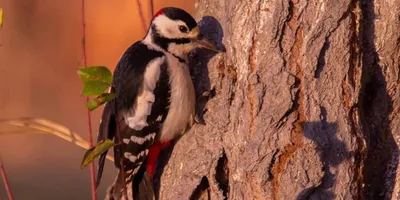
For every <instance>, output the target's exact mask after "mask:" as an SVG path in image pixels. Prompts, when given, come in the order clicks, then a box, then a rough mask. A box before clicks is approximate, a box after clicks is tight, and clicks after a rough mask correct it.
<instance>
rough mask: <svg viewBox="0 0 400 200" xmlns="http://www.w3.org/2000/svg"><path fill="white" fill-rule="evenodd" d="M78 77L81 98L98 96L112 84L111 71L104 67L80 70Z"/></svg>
mask: <svg viewBox="0 0 400 200" xmlns="http://www.w3.org/2000/svg"><path fill="white" fill-rule="evenodd" d="M78 75H79V78H80V79H81V80H82V83H83V90H82V95H83V96H91V95H100V94H102V93H103V92H104V90H106V89H107V88H108V87H110V85H111V82H112V74H111V71H110V70H108V68H107V67H104V66H91V67H87V68H80V69H78Z"/></svg>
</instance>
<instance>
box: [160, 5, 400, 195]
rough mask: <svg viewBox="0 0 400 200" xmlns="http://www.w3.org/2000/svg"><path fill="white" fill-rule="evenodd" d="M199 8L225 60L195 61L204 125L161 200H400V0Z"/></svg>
mask: <svg viewBox="0 0 400 200" xmlns="http://www.w3.org/2000/svg"><path fill="white" fill-rule="evenodd" d="M196 10H197V16H198V17H199V18H198V19H200V18H201V17H203V16H206V17H203V18H202V19H201V22H200V25H201V29H202V32H204V33H205V35H207V37H209V38H212V39H213V40H214V41H216V42H217V43H221V41H220V40H221V39H222V43H223V44H224V45H225V47H226V50H227V52H226V54H217V55H214V54H212V53H211V52H209V51H205V50H199V51H197V52H195V53H194V54H193V56H192V60H191V67H192V69H193V71H194V73H195V85H196V89H197V92H198V95H200V94H202V93H203V91H205V90H207V89H210V92H209V93H210V99H209V100H208V102H207V105H206V107H205V108H206V109H205V114H204V119H205V120H204V121H205V123H206V125H200V124H196V125H195V126H194V127H193V128H192V129H191V130H190V131H189V132H188V133H187V134H186V135H184V136H183V137H182V138H181V139H180V140H179V141H178V142H177V143H176V145H175V147H174V149H173V150H172V153H171V154H170V157H169V160H168V161H167V164H166V165H165V167H164V168H163V173H162V175H161V178H160V186H159V197H160V199H232V200H237V199H281V200H292V199H293V200H294V199H323V200H329V199H399V198H400V186H399V184H400V172H399V173H397V172H396V171H397V167H398V165H399V163H398V154H399V150H398V146H399V144H400V143H399V134H400V98H399V96H400V86H399V79H400V73H399V56H400V53H399V52H400V51H399V48H400V0H374V1H373V0H359V1H357V0H326V1H307V0H292V1H281V0H269V1H267V0H241V1H239V0H225V1H215V0H197V2H196ZM210 16H212V17H210ZM213 17H215V18H213ZM219 45H221V44H219ZM206 66H207V67H206ZM205 94H206V93H205ZM199 106H200V109H201V104H199Z"/></svg>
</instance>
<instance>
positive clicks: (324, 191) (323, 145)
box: [296, 107, 354, 200]
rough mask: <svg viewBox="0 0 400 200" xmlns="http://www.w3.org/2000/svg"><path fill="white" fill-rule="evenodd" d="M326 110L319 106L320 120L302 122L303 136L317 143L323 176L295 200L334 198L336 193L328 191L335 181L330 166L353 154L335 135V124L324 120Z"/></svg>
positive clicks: (329, 199)
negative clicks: (315, 185)
mask: <svg viewBox="0 0 400 200" xmlns="http://www.w3.org/2000/svg"><path fill="white" fill-rule="evenodd" d="M326 116H327V110H326V109H325V108H324V107H321V121H316V122H304V123H302V126H303V130H304V131H303V134H304V137H306V138H308V139H310V140H312V141H314V142H315V144H316V145H317V151H318V152H319V156H320V159H321V162H322V163H323V166H324V167H323V169H322V170H323V171H324V176H323V178H322V182H321V184H320V185H319V186H317V187H313V188H307V189H305V190H303V191H302V192H301V193H300V194H299V195H298V197H297V198H296V199H297V200H303V199H324V200H331V199H335V198H336V195H335V194H334V193H333V192H332V191H330V189H331V188H332V186H334V185H335V183H336V176H335V174H333V173H331V170H330V169H331V167H336V166H338V165H339V164H340V163H341V162H343V161H344V160H346V159H349V158H350V157H352V156H353V155H354V153H353V152H348V151H346V149H347V148H346V145H345V143H344V142H343V141H341V140H339V139H338V138H337V137H336V133H337V131H338V130H337V124H336V123H329V122H327V121H326Z"/></svg>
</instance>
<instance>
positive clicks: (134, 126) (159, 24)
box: [96, 7, 218, 200]
mask: <svg viewBox="0 0 400 200" xmlns="http://www.w3.org/2000/svg"><path fill="white" fill-rule="evenodd" d="M195 48H207V49H210V50H213V51H218V48H217V47H216V46H215V45H214V44H212V43H211V42H209V41H208V40H206V39H204V38H203V37H202V36H201V34H200V31H199V27H198V26H197V23H196V21H195V20H194V19H193V17H192V16H191V15H190V14H188V13H187V12H186V11H184V10H182V9H179V8H173V7H167V8H163V9H161V10H160V11H158V12H157V13H156V14H155V15H154V17H153V19H152V21H151V25H150V27H149V29H148V31H147V34H146V36H145V37H144V38H143V39H142V40H140V41H137V42H136V43H134V44H132V45H131V46H130V47H129V48H128V49H127V50H126V51H125V52H124V53H123V55H122V56H121V58H120V60H119V61H118V64H117V66H116V68H115V71H114V74H113V77H114V78H113V83H112V87H111V89H110V91H111V92H113V93H115V94H116V95H117V97H116V98H115V99H114V100H112V101H110V102H108V103H106V105H105V106H104V110H103V113H102V121H101V122H100V127H99V134H98V138H97V140H98V141H100V140H103V139H105V138H109V139H113V138H114V137H115V136H116V134H117V131H118V130H119V133H120V137H121V143H120V144H119V145H117V146H115V147H114V157H115V166H116V167H117V168H118V169H119V168H120V159H122V163H123V169H124V174H125V177H124V178H125V183H126V184H127V185H131V186H132V190H131V191H132V194H130V195H128V196H129V198H130V199H131V198H134V199H135V200H137V199H143V198H142V197H139V196H143V194H140V195H139V194H135V193H138V192H140V189H139V184H140V182H142V179H143V174H144V173H146V171H147V173H148V175H150V176H152V174H153V168H154V165H155V163H156V160H157V157H158V154H159V152H160V150H161V149H162V148H165V147H166V146H168V144H169V142H170V141H172V140H173V139H175V138H178V137H180V136H181V135H183V134H184V133H185V131H186V130H187V129H188V128H189V127H191V126H192V125H193V123H194V117H195V116H194V115H195V103H196V99H195V91H194V87H193V83H192V79H191V76H190V73H189V68H188V54H189V52H191V51H192V50H193V49H195ZM117 118H118V119H117ZM116 142H118V141H116ZM106 153H107V152H106ZM106 153H104V154H102V155H101V156H100V159H99V166H98V175H97V183H96V186H98V184H99V183H100V179H101V176H102V172H103V167H104V161H105V156H106ZM123 182H124V181H123V180H122V178H121V172H120V171H119V173H118V175H117V178H116V179H115V182H114V183H113V184H112V186H111V187H110V188H109V191H108V193H109V194H107V195H108V197H106V199H121V197H122V190H123V187H124V185H123ZM128 189H130V188H128Z"/></svg>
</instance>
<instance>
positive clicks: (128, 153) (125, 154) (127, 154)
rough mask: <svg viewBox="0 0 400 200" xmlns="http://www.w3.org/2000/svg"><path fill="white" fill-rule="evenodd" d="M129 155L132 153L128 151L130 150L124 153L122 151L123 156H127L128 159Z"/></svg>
mask: <svg viewBox="0 0 400 200" xmlns="http://www.w3.org/2000/svg"><path fill="white" fill-rule="evenodd" d="M130 156H132V153H130V152H125V153H124V157H125V158H128V159H129V158H130Z"/></svg>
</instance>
